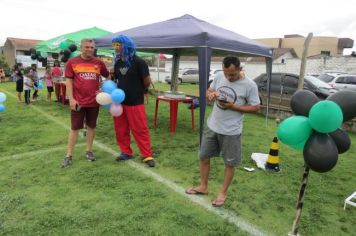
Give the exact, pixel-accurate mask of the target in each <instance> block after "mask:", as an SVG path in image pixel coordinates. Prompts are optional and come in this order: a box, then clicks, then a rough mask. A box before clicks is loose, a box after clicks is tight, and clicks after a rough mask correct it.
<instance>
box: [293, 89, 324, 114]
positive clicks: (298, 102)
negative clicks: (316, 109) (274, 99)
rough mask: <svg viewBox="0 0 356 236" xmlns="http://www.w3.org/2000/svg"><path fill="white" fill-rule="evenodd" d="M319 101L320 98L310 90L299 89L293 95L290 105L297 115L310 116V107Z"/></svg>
mask: <svg viewBox="0 0 356 236" xmlns="http://www.w3.org/2000/svg"><path fill="white" fill-rule="evenodd" d="M317 102H319V98H318V97H317V96H316V95H315V94H314V93H313V92H311V91H309V90H298V91H297V92H295V93H294V94H293V96H292V99H291V101H290V106H291V108H292V110H293V112H294V114H295V115H301V116H306V117H308V115H309V110H310V108H311V107H312V106H313V105H314V104H315V103H317Z"/></svg>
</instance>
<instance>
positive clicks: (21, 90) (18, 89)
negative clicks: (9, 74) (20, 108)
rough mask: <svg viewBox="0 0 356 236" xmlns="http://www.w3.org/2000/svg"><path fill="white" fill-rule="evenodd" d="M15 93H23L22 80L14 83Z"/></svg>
mask: <svg viewBox="0 0 356 236" xmlns="http://www.w3.org/2000/svg"><path fill="white" fill-rule="evenodd" d="M16 91H17V92H20V93H21V92H23V79H19V80H17V81H16Z"/></svg>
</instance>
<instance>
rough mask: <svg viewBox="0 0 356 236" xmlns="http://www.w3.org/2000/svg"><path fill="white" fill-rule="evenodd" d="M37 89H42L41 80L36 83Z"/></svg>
mask: <svg viewBox="0 0 356 236" xmlns="http://www.w3.org/2000/svg"><path fill="white" fill-rule="evenodd" d="M38 89H43V84H42V80H39V81H38Z"/></svg>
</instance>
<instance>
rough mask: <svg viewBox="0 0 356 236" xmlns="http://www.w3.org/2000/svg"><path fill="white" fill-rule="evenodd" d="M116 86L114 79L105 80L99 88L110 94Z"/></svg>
mask: <svg viewBox="0 0 356 236" xmlns="http://www.w3.org/2000/svg"><path fill="white" fill-rule="evenodd" d="M116 88H117V85H116V83H115V82H114V81H112V80H106V81H105V82H104V83H103V85H102V86H101V90H103V92H105V93H109V94H111V93H112V91H113V90H114V89H116Z"/></svg>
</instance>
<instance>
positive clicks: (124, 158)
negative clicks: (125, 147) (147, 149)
mask: <svg viewBox="0 0 356 236" xmlns="http://www.w3.org/2000/svg"><path fill="white" fill-rule="evenodd" d="M132 158H133V157H132V156H130V155H127V154H126V153H123V152H122V153H120V155H119V156H117V157H116V158H115V160H116V161H127V160H131V159H132Z"/></svg>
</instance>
